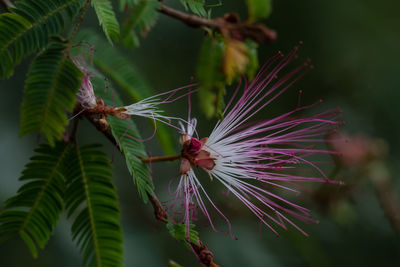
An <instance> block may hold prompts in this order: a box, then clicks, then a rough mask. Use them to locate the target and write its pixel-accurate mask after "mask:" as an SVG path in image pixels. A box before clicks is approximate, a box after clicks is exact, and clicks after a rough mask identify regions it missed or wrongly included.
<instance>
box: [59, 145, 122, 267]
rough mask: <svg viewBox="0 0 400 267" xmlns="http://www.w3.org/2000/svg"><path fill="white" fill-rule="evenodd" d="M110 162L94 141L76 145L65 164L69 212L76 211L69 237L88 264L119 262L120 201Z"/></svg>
mask: <svg viewBox="0 0 400 267" xmlns="http://www.w3.org/2000/svg"><path fill="white" fill-rule="evenodd" d="M110 170H111V165H110V161H109V159H108V158H107V156H106V155H105V154H104V153H103V152H102V151H100V150H98V146H97V145H90V146H83V147H78V146H75V147H74V148H73V149H71V151H70V153H68V155H67V158H66V166H65V177H66V181H67V190H66V194H65V195H66V198H65V206H66V209H67V211H68V216H71V215H72V214H73V213H76V212H78V214H77V216H76V218H75V220H74V223H73V225H72V229H71V230H72V238H73V239H74V240H75V241H76V243H77V245H78V246H79V248H80V250H81V252H82V254H83V264H84V265H88V266H122V265H121V262H122V260H123V247H122V242H123V241H122V230H121V226H120V222H119V221H120V210H119V207H118V205H119V202H118V197H117V194H116V188H115V186H114V184H113V183H112V181H111V179H110V177H112V173H111V172H110Z"/></svg>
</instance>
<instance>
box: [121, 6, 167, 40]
mask: <svg viewBox="0 0 400 267" xmlns="http://www.w3.org/2000/svg"><path fill="white" fill-rule="evenodd" d="M160 5H161V3H160V2H159V1H158V0H139V1H138V2H137V4H136V5H135V6H134V7H133V9H132V11H131V13H130V15H129V17H128V18H127V19H125V21H124V23H123V26H122V30H121V39H122V43H123V44H124V45H125V46H128V47H133V46H137V44H138V38H137V36H136V34H135V32H134V30H135V29H136V28H139V30H140V32H141V34H145V33H147V32H148V31H149V30H150V29H151V28H152V27H153V26H154V24H155V23H156V21H157V18H158V12H157V9H158V8H159V7H160Z"/></svg>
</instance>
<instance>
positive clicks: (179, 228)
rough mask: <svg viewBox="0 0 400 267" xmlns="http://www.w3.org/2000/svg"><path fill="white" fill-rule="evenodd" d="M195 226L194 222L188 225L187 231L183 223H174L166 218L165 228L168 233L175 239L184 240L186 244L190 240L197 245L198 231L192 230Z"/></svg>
mask: <svg viewBox="0 0 400 267" xmlns="http://www.w3.org/2000/svg"><path fill="white" fill-rule="evenodd" d="M194 227H195V225H194V224H190V225H189V233H187V232H186V230H185V225H183V224H174V223H172V222H171V220H168V223H167V229H168V230H169V233H170V234H171V235H172V236H173V237H174V238H176V239H178V240H181V241H184V242H185V243H186V244H187V245H189V244H188V241H190V242H192V243H193V244H196V245H199V244H200V243H199V233H198V232H197V231H195V230H193V229H194Z"/></svg>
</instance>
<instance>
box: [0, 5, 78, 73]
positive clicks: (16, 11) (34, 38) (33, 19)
mask: <svg viewBox="0 0 400 267" xmlns="http://www.w3.org/2000/svg"><path fill="white" fill-rule="evenodd" d="M82 2H83V0H36V1H30V0H21V1H16V2H15V8H12V9H11V12H7V13H3V14H1V15H0V79H4V78H8V77H10V76H11V75H12V74H13V72H14V67H15V66H16V65H17V64H18V63H19V62H20V61H21V60H22V59H23V58H24V57H26V56H28V55H30V54H32V53H33V52H35V51H37V50H38V49H41V48H43V47H45V46H46V44H47V43H48V42H49V38H50V37H51V36H54V35H57V34H59V33H60V32H62V31H63V30H64V18H63V14H62V12H63V11H64V10H66V11H67V12H68V13H69V15H70V16H73V15H75V13H76V12H78V10H79V8H77V6H79V5H81V3H82Z"/></svg>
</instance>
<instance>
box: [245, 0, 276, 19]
mask: <svg viewBox="0 0 400 267" xmlns="http://www.w3.org/2000/svg"><path fill="white" fill-rule="evenodd" d="M247 8H248V12H249V20H250V21H252V22H253V21H258V20H260V19H265V18H267V17H268V16H269V15H270V14H271V12H272V0H247Z"/></svg>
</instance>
